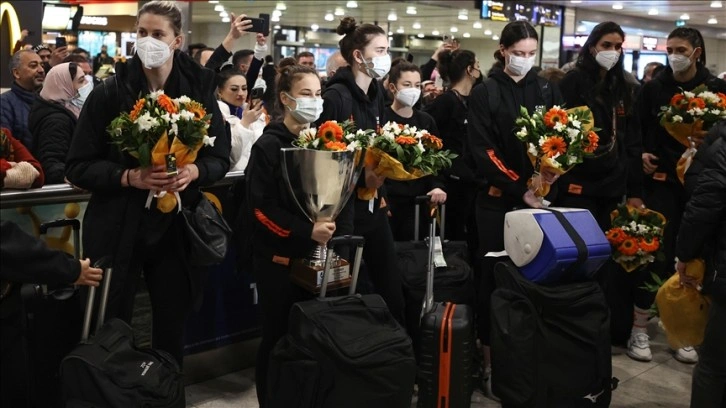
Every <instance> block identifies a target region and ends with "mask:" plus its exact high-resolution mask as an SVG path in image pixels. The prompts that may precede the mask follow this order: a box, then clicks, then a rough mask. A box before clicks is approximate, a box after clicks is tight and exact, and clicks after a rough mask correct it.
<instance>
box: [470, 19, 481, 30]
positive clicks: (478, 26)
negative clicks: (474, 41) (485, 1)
mask: <svg viewBox="0 0 726 408" xmlns="http://www.w3.org/2000/svg"><path fill="white" fill-rule="evenodd" d="M472 27H474V28H476V29H477V30H478V29H480V28H481V21H477V22H476V23H474V25H473V26H472Z"/></svg>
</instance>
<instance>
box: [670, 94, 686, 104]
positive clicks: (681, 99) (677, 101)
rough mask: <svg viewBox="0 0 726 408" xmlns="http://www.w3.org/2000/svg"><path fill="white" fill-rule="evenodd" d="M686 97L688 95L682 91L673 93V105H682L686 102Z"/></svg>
mask: <svg viewBox="0 0 726 408" xmlns="http://www.w3.org/2000/svg"><path fill="white" fill-rule="evenodd" d="M685 98H686V97H685V96H683V94H680V93H677V94H675V95H673V97H672V98H671V106H673V107H674V108H678V107H680V104H681V103H683V102H684V99H685Z"/></svg>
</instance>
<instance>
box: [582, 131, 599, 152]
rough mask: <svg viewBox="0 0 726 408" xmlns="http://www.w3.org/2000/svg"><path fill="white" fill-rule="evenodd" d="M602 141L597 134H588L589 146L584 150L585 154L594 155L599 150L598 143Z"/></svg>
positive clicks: (591, 132)
mask: <svg viewBox="0 0 726 408" xmlns="http://www.w3.org/2000/svg"><path fill="white" fill-rule="evenodd" d="M599 141H600V136H598V135H597V133H595V132H593V131H592V130H591V131H590V132H589V133H588V134H587V144H586V145H585V147H584V148H583V150H584V151H585V153H592V152H594V151H595V149H597V146H598V142H599Z"/></svg>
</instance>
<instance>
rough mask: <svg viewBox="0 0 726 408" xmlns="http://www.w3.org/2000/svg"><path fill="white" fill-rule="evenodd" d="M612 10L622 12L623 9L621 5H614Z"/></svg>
mask: <svg viewBox="0 0 726 408" xmlns="http://www.w3.org/2000/svg"><path fill="white" fill-rule="evenodd" d="M613 9H615V10H622V9H623V5H622V4H621V3H615V4H613Z"/></svg>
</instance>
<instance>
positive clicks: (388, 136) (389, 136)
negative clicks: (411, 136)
mask: <svg viewBox="0 0 726 408" xmlns="http://www.w3.org/2000/svg"><path fill="white" fill-rule="evenodd" d="M383 137H385V138H386V139H388V140H390V141H392V142H393V141H395V140H396V135H395V134H393V133H391V132H383Z"/></svg>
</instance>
